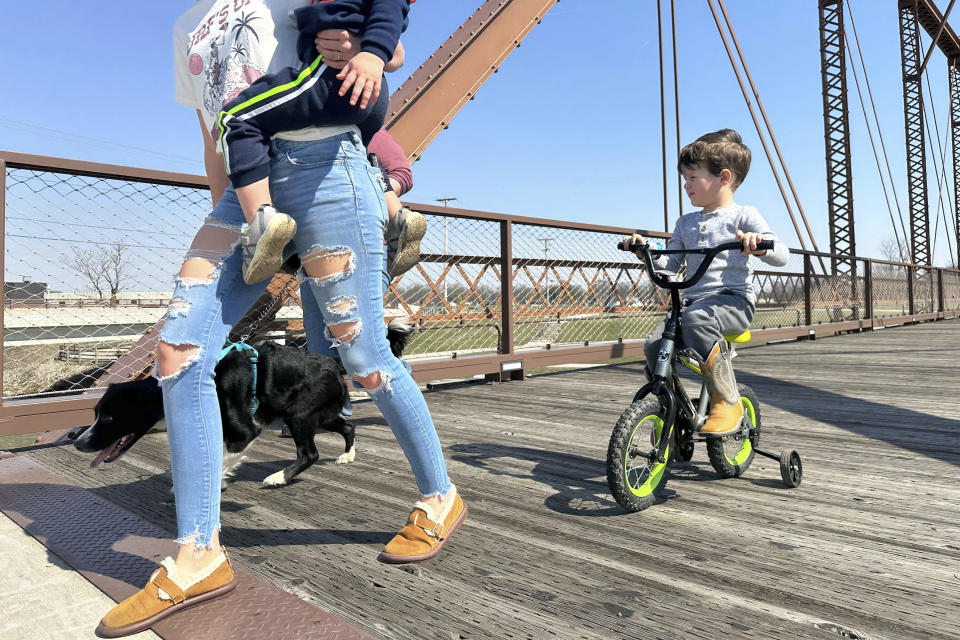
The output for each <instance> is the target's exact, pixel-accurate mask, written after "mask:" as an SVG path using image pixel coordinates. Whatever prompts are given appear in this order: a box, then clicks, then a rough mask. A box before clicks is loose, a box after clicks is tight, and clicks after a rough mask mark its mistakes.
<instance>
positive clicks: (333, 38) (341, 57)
mask: <svg viewBox="0 0 960 640" xmlns="http://www.w3.org/2000/svg"><path fill="white" fill-rule="evenodd" d="M314 43H315V44H316V45H317V53H319V54H321V55H323V62H324V63H325V64H326V65H327V66H328V67H330V68H332V69H343V68H344V67H345V66H347V63H348V62H350V59H351V58H353V56H355V55H357V52H359V51H360V36H358V35H355V34H352V33H350V32H349V31H344V30H343V29H324V30H323V31H321V32H319V33H318V34H317V37H316V39H315V40H314Z"/></svg>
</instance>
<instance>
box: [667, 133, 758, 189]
mask: <svg viewBox="0 0 960 640" xmlns="http://www.w3.org/2000/svg"><path fill="white" fill-rule="evenodd" d="M694 164H699V165H700V166H702V167H703V168H704V169H706V170H707V171H709V172H710V173H712V174H713V175H715V176H719V175H720V172H721V171H723V170H724V169H729V170H730V171H731V172H733V180H734V181H733V188H734V189H736V188H737V187H739V186H740V185H741V184H743V180H744V178H746V177H747V172H748V171H750V148H749V147H747V145H745V144H743V138H741V137H740V134H739V133H737V132H736V131H734V130H733V129H720V130H719V131H714V132H712V133H706V134H704V135H702V136H700V137H699V138H697V139H696V140H694V141H693V142H691V143H690V144H688V145H687V146H685V147H684V148H683V149H681V150H680V157H679V159H678V160H677V171H683V168H684V167H689V166H690V165H694Z"/></svg>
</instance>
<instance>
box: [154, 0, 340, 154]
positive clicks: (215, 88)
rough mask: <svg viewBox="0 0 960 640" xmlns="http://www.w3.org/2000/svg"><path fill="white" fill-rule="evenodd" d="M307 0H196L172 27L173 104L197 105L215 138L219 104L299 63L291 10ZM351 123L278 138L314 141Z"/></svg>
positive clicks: (296, 132) (316, 128)
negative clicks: (259, 80)
mask: <svg viewBox="0 0 960 640" xmlns="http://www.w3.org/2000/svg"><path fill="white" fill-rule="evenodd" d="M308 2H309V0H197V1H196V2H194V3H193V6H191V7H190V8H189V9H187V10H186V11H185V12H184V13H183V14H182V15H181V16H180V17H179V18H178V19H177V21H176V23H175V24H174V27H173V59H174V76H175V79H176V91H175V99H176V101H177V102H178V103H180V104H182V105H186V106H188V107H193V108H194V109H199V110H200V113H201V114H203V121H204V123H205V124H206V126H207V130H208V131H210V132H212V134H213V136H214V138H216V137H218V136H219V132H218V131H217V115H218V114H219V113H220V110H221V109H222V108H223V105H225V104H226V103H228V102H230V101H231V100H233V98H235V97H236V96H237V94H239V93H240V92H241V91H243V90H244V89H246V88H247V87H248V86H250V84H251V83H252V82H253V81H254V80H256V79H257V78H259V77H260V76H262V75H264V74H265V73H274V72H276V71H278V70H280V69H282V68H284V67H295V68H299V67H300V66H301V62H300V58H299V57H298V56H297V35H298V34H299V32H298V31H297V26H296V23H295V22H294V20H293V17H292V12H293V10H294V9H296V8H298V7H302V6H304V5H306V4H308ZM352 129H353V127H311V128H309V129H303V130H300V131H292V132H284V133H283V134H281V135H280V137H283V138H289V139H295V140H317V139H322V138H326V137H328V136H331V135H335V134H337V133H341V132H343V131H350V130H352Z"/></svg>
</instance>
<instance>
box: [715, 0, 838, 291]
mask: <svg viewBox="0 0 960 640" xmlns="http://www.w3.org/2000/svg"><path fill="white" fill-rule="evenodd" d="M707 5H708V6H709V7H710V12H711V13H712V14H713V20H714V22H716V23H717V32H718V33H719V34H720V39H721V40H722V41H723V46H724V48H725V49H726V50H727V57H729V58H730V66H731V67H732V68H733V73H734V74H735V75H736V76H737V82H738V83H739V84H740V91H741V92H743V99H744V101H745V102H746V103H747V109H748V110H749V111H750V117H751V118H752V119H753V126H754V127H755V128H756V130H757V135H759V136H760V144H762V145H763V150H764V152H765V153H766V154H767V162H769V163H770V170H771V171H772V172H773V177H774V179H775V180H776V181H777V187H779V188H780V195H781V196H782V197H783V204H784V205H785V206H786V208H787V213H789V214H790V221H791V222H792V223H793V228H794V231H796V234H797V239H798V240H799V241H800V248H801V249H803V250H806V248H807V245H806V243H805V242H804V241H803V234H802V233H801V232H800V227H799V226H798V225H797V219H796V218H795V217H794V215H793V209H792V208H791V207H790V201H789V199H788V198H787V192H786V190H784V188H783V183H782V182H781V181H780V174H779V172H778V171H777V168H776V166H775V165H774V163H773V156H771V155H770V149H769V148H768V147H767V141H766V138H765V137H764V136H763V132H762V131H761V129H760V122H759V121H758V120H757V114H756V113H755V112H754V110H753V104H752V103H751V102H750V96H749V95H747V87H746V85H744V83H743V78H742V77H741V76H740V69H739V68H737V63H736V62H735V61H734V59H733V52H732V51H731V50H730V44H729V43H728V42H727V36H726V34H725V33H724V32H723V27H722V26H721V25H720V17H719V16H718V15H717V11H716V9H715V8H714V6H713V0H707ZM824 273H826V268H824Z"/></svg>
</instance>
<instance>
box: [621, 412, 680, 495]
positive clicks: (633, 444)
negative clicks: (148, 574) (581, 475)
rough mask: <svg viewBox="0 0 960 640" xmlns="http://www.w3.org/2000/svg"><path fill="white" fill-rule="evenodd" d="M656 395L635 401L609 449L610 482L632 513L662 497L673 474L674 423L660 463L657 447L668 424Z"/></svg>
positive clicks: (622, 420)
mask: <svg viewBox="0 0 960 640" xmlns="http://www.w3.org/2000/svg"><path fill="white" fill-rule="evenodd" d="M663 417H664V416H663V409H662V408H661V406H660V403H659V401H657V399H656V398H650V397H648V398H644V399H642V400H638V401H637V402H634V403H633V404H631V405H630V406H629V407H628V408H627V410H626V411H624V412H623V414H622V415H621V416H620V420H618V421H617V425H616V426H615V427H614V428H613V433H612V434H611V435H610V446H609V447H608V448H607V484H608V485H609V487H610V493H612V494H613V497H614V499H615V500H616V501H617V503H618V504H619V505H620V506H621V507H623V508H624V509H626V510H627V511H630V512H635V511H641V510H643V509H646V508H647V507H649V506H650V505H652V504H653V503H654V502H656V501H657V500H658V499H660V498H661V497H662V494H663V489H664V487H665V486H666V484H667V478H668V477H669V476H670V456H671V455H673V451H672V449H673V435H674V434H673V425H669V429H670V432H671V433H670V436H669V439H668V440H667V449H666V451H664V452H663V456H662V457H663V460H664V462H658V460H657V458H658V456H657V455H656V448H657V446H658V445H659V443H660V436H661V434H662V433H663V430H664V429H665V428H668V426H667V425H666V424H665V423H664V420H663Z"/></svg>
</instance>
